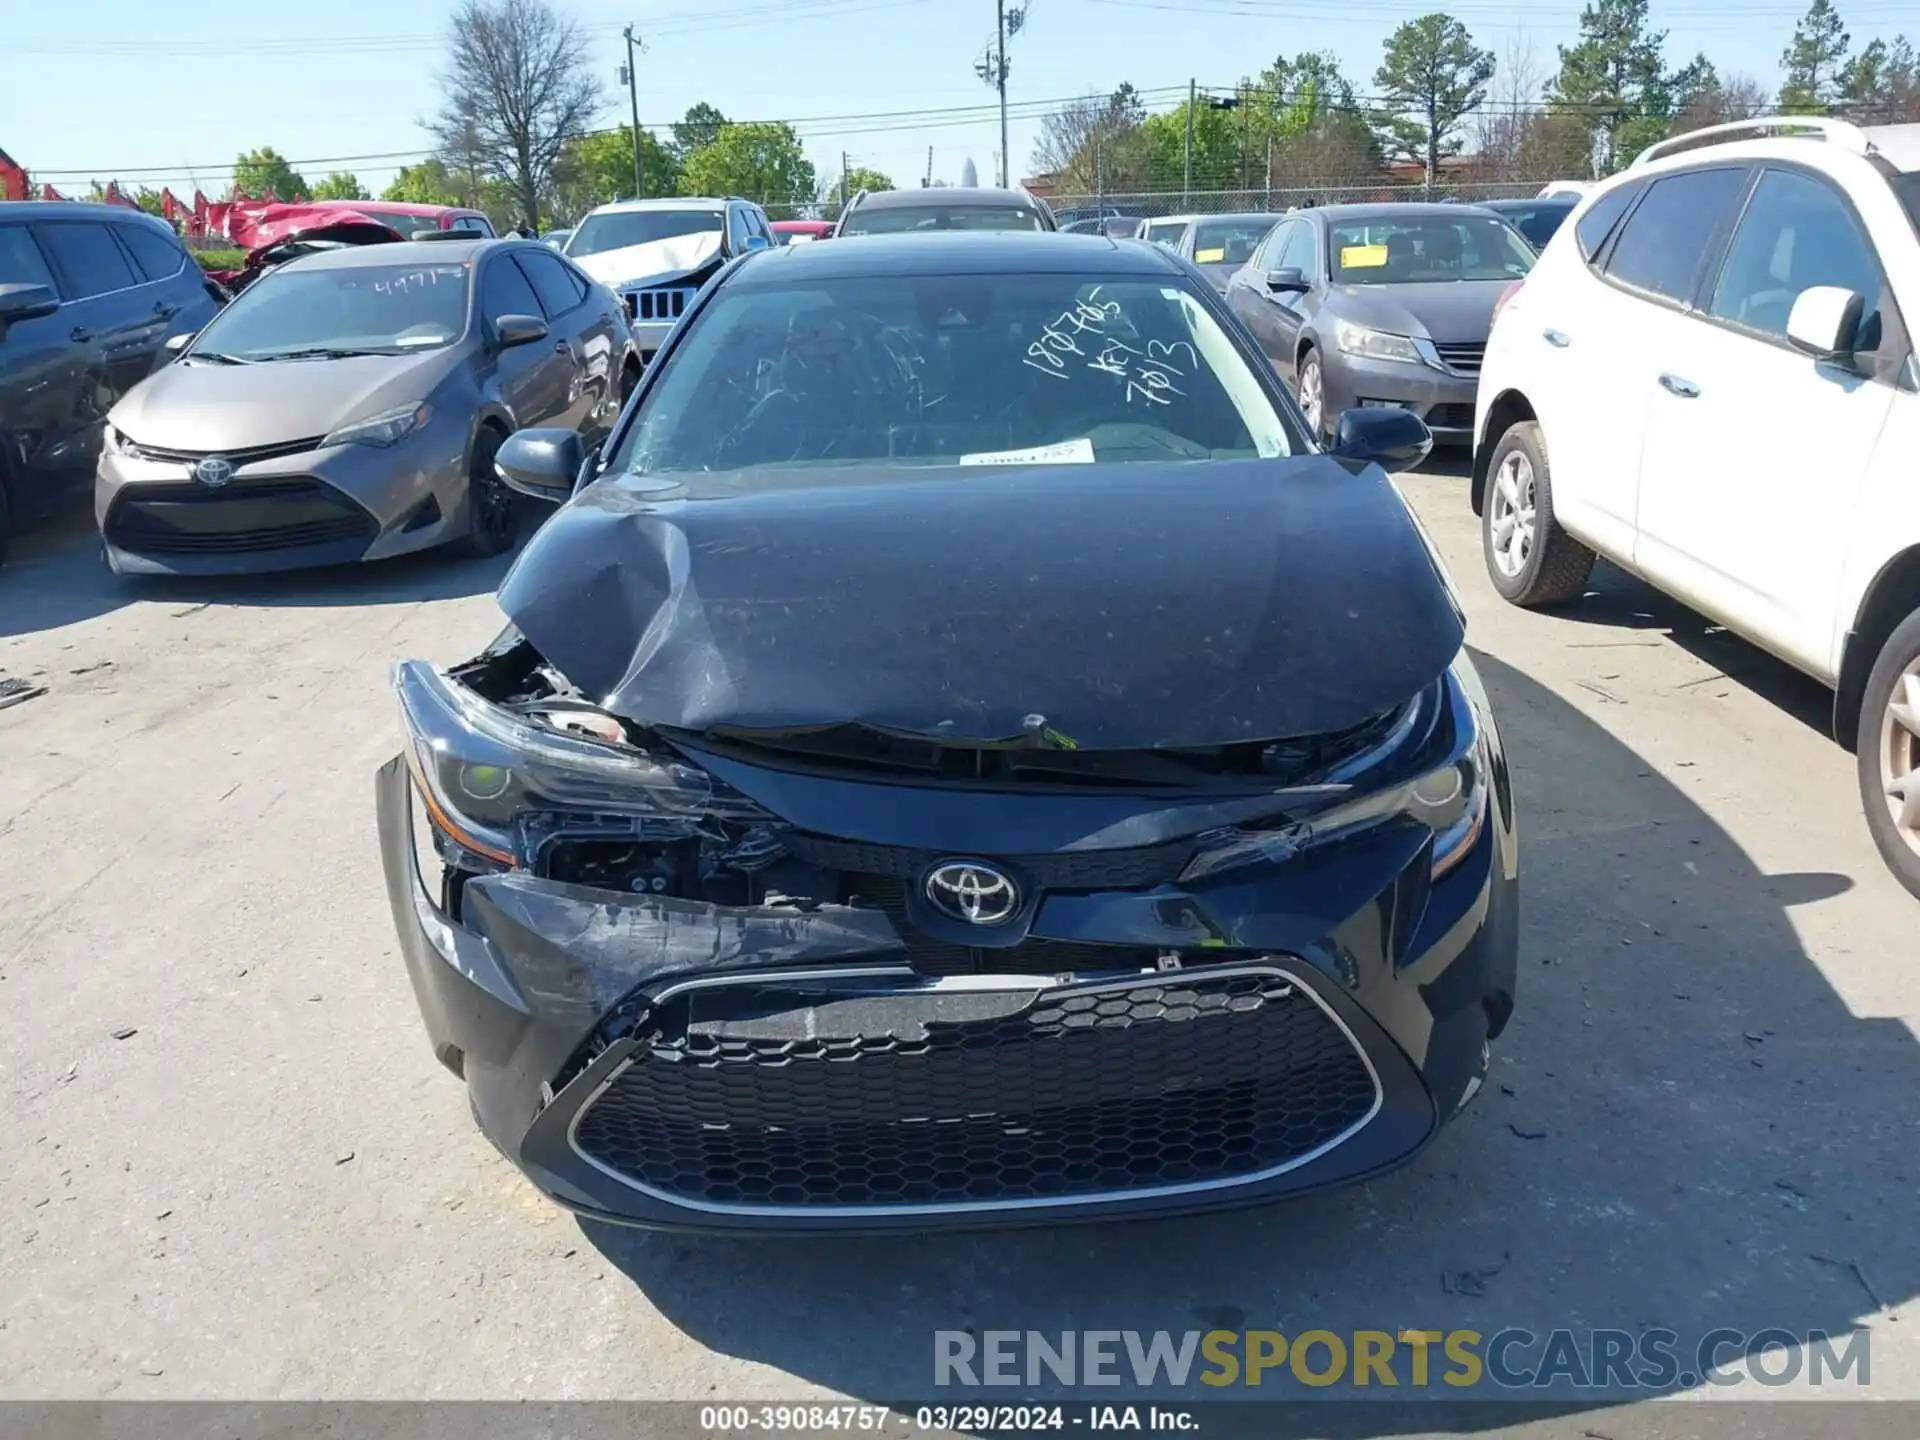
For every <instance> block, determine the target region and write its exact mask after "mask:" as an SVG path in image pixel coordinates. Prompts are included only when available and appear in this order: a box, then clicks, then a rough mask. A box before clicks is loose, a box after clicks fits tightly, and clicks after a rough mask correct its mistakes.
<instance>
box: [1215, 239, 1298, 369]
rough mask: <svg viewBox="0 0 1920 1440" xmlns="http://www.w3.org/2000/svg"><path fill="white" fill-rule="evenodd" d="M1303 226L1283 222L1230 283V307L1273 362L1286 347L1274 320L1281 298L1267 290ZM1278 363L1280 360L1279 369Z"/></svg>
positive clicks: (1228, 302)
mask: <svg viewBox="0 0 1920 1440" xmlns="http://www.w3.org/2000/svg"><path fill="white" fill-rule="evenodd" d="M1300 223H1301V222H1300V221H1298V220H1283V221H1281V222H1280V224H1278V225H1276V226H1274V228H1273V230H1272V232H1271V233H1270V234H1269V235H1268V236H1267V238H1266V239H1264V240H1262V241H1261V242H1260V244H1259V245H1258V246H1257V247H1255V249H1254V252H1253V254H1252V255H1251V256H1249V257H1248V258H1247V263H1246V264H1245V265H1242V266H1241V267H1240V268H1239V269H1238V270H1237V271H1235V272H1234V275H1233V278H1232V279H1231V280H1229V281H1228V282H1227V304H1228V305H1229V306H1230V307H1231V308H1232V310H1233V312H1234V314H1236V315H1238V316H1239V317H1240V318H1241V320H1242V321H1244V322H1245V324H1246V327H1247V329H1249V330H1251V331H1252V332H1253V338H1254V339H1255V340H1257V341H1259V342H1260V348H1261V349H1262V350H1264V351H1265V352H1266V353H1267V356H1268V358H1269V359H1272V358H1273V357H1275V356H1277V355H1279V354H1280V353H1281V352H1282V350H1283V348H1284V346H1283V344H1282V342H1281V340H1280V332H1279V327H1278V324H1277V322H1276V320H1275V318H1274V317H1275V314H1276V313H1277V311H1278V308H1279V307H1278V306H1276V305H1275V304H1274V301H1275V299H1276V298H1277V297H1276V296H1275V295H1274V294H1273V292H1272V291H1270V290H1268V289H1267V275H1268V274H1269V273H1270V272H1272V271H1274V270H1277V269H1279V268H1280V257H1281V256H1282V255H1284V254H1285V253H1286V250H1287V245H1288V242H1289V241H1291V240H1292V238H1293V236H1294V234H1295V233H1296V232H1297V231H1298V230H1299V228H1300ZM1278 363H1279V362H1278V361H1277V360H1276V361H1275V364H1276V366H1277V365H1278Z"/></svg>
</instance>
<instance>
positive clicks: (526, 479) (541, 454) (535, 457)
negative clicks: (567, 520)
mask: <svg viewBox="0 0 1920 1440" xmlns="http://www.w3.org/2000/svg"><path fill="white" fill-rule="evenodd" d="M586 462H587V453H586V450H585V448H584V447H583V446H582V445H581V443H580V436H579V433H578V432H577V431H573V430H561V429H545V430H516V431H515V432H514V433H513V434H512V435H509V436H508V437H507V441H506V443H505V444H504V445H502V446H501V447H500V450H499V453H497V454H496V455H495V456H494V457H493V465H494V468H495V469H496V470H498V471H499V472H500V478H501V479H502V480H504V481H506V482H507V484H508V486H509V487H510V488H512V489H514V490H518V491H519V492H520V493H521V494H522V495H531V496H532V497H533V498H534V499H536V500H547V501H551V502H552V503H554V504H556V505H563V504H565V503H566V502H567V501H568V500H569V499H571V498H572V496H573V484H574V481H575V479H577V478H578V476H579V474H580V467H581V466H583V465H585V464H586Z"/></svg>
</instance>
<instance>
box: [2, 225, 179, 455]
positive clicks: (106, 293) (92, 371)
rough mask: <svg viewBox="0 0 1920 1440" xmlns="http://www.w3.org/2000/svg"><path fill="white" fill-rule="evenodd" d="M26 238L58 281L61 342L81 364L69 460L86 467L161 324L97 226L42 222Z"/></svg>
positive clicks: (124, 260) (148, 362)
mask: <svg viewBox="0 0 1920 1440" xmlns="http://www.w3.org/2000/svg"><path fill="white" fill-rule="evenodd" d="M33 230H34V236H35V238H36V239H37V240H38V241H39V242H40V248H41V250H42V251H43V252H45V254H46V256H47V258H48V259H49V260H50V261H52V263H53V268H54V272H55V273H56V274H57V275H58V276H59V277H60V297H61V306H60V318H61V320H62V321H63V322H64V323H65V325H66V327H67V328H66V333H67V340H68V342H69V343H70V344H72V345H74V346H76V347H78V348H79V349H80V350H81V352H82V353H83V357H84V358H83V359H82V364H83V365H84V366H85V367H86V380H85V382H84V383H83V384H82V386H81V388H80V393H79V395H78V397H77V398H78V410H77V413H76V416H75V423H76V427H77V434H76V437H75V438H76V441H77V443H78V445H79V446H80V452H81V453H80V454H79V455H78V456H77V459H78V460H79V461H80V463H82V464H83V465H85V466H89V467H90V466H91V465H92V464H93V462H94V461H95V459H97V458H98V455H99V445H100V435H101V429H102V426H103V424H104V422H105V420H106V415H107V412H108V411H109V410H111V409H112V408H113V407H114V405H115V404H117V403H118V402H119V400H120V397H121V396H122V395H125V394H126V393H127V391H129V390H131V389H132V388H133V387H134V386H135V385H138V384H139V383H140V382H141V381H142V380H144V379H146V377H147V374H148V372H149V371H150V370H151V369H152V368H153V358H154V355H155V354H156V353H157V352H158V350H159V347H160V345H161V343H162V342H163V341H164V339H165V337H166V322H165V321H164V320H163V319H162V318H161V317H160V316H159V315H156V314H155V313H154V310H153V297H152V296H151V295H150V294H147V293H145V292H146V282H145V281H144V279H142V278H141V277H140V276H139V275H137V274H136V273H135V272H134V268H133V261H132V259H131V258H130V257H129V256H128V255H127V253H126V251H125V250H123V249H122V248H121V247H120V242H119V241H118V240H116V239H114V237H113V227H112V226H110V225H108V224H107V223H106V222H104V221H100V220H47V221H39V222H36V223H35V225H34V227H33Z"/></svg>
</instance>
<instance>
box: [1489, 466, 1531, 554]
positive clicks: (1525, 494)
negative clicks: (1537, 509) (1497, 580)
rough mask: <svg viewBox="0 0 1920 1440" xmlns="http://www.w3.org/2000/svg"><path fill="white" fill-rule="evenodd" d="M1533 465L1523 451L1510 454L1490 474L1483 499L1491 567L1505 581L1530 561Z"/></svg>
mask: <svg viewBox="0 0 1920 1440" xmlns="http://www.w3.org/2000/svg"><path fill="white" fill-rule="evenodd" d="M1533 525H1534V483H1533V461H1531V460H1529V459H1528V458H1527V452H1526V451H1524V450H1510V451H1508V452H1507V456H1506V458H1505V459H1504V460H1502V461H1501V462H1500V468H1499V469H1498V470H1497V471H1495V472H1494V476H1493V485H1492V487H1491V491H1490V493H1489V494H1488V496H1487V531H1488V534H1489V536H1490V537H1491V542H1490V543H1491V545H1492V551H1491V553H1492V555H1493V563H1494V565H1495V566H1496V567H1497V568H1498V569H1499V571H1500V573H1501V574H1502V575H1504V576H1506V577H1507V578H1508V579H1509V580H1511V579H1515V578H1517V577H1518V576H1519V575H1520V573H1521V572H1522V571H1524V570H1525V569H1526V568H1527V561H1528V560H1530V559H1532V558H1533Z"/></svg>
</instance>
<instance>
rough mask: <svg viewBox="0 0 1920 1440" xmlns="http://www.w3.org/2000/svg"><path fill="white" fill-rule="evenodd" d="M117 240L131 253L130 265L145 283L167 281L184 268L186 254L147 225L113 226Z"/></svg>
mask: <svg viewBox="0 0 1920 1440" xmlns="http://www.w3.org/2000/svg"><path fill="white" fill-rule="evenodd" d="M114 228H115V229H116V230H118V231H119V232H120V239H121V240H122V241H123V242H124V243H125V244H126V247H127V249H129V250H131V251H132V252H133V262H134V264H136V265H138V266H139V267H140V269H141V271H142V272H143V273H144V274H145V275H146V277H147V279H149V280H170V279H172V278H173V277H174V276H175V275H178V274H179V273H180V272H181V271H182V270H183V269H185V268H186V264H187V252H186V251H185V250H184V249H182V248H181V246H180V243H179V242H178V241H177V240H173V239H170V238H169V237H167V236H165V235H162V234H161V233H160V232H159V230H157V229H155V228H154V227H153V226H151V225H116V226H115V227H114Z"/></svg>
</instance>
